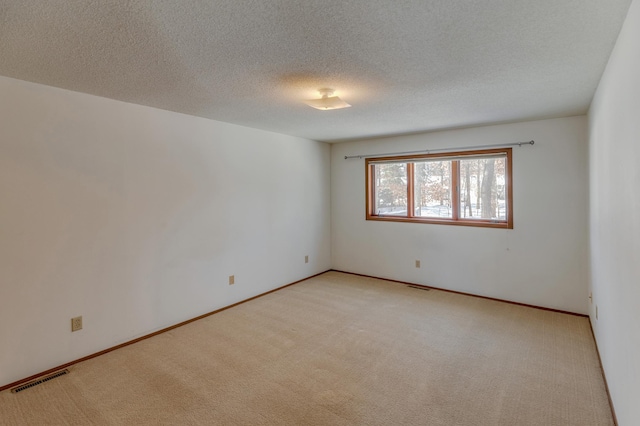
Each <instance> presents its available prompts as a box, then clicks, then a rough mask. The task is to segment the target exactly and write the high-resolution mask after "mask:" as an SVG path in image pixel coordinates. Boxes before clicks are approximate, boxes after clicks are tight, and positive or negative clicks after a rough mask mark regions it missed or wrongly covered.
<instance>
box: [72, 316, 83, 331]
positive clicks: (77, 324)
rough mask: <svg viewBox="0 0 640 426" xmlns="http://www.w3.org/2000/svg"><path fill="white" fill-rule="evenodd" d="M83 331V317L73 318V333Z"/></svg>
mask: <svg viewBox="0 0 640 426" xmlns="http://www.w3.org/2000/svg"><path fill="white" fill-rule="evenodd" d="M78 330H82V316H79V317H74V318H71V331H78Z"/></svg>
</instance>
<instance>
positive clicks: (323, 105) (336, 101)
mask: <svg viewBox="0 0 640 426" xmlns="http://www.w3.org/2000/svg"><path fill="white" fill-rule="evenodd" d="M318 92H319V93H320V95H322V97H321V98H320V99H307V100H306V101H304V103H306V104H307V105H309V106H310V107H313V108H316V109H321V110H328V109H340V108H348V107H350V106H351V105H349V104H348V103H346V102H345V101H343V100H342V99H340V98H339V97H337V96H331V95H333V89H320V90H318Z"/></svg>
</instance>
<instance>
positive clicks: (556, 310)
mask: <svg viewBox="0 0 640 426" xmlns="http://www.w3.org/2000/svg"><path fill="white" fill-rule="evenodd" d="M331 271H333V272H340V273H343V274H349V275H357V276H359V277H365V278H374V279H377V280H383V281H389V282H392V283H398V284H404V285H412V286H416V287H422V288H428V289H431V290H440V291H446V292H447V293H455V294H461V295H463V296H471V297H478V298H480V299H487V300H494V301H496V302H504V303H509V304H511V305H518V306H524V307H526V308H534V309H540V310H543V311H550V312H557V313H559V314H567V315H573V316H576V317H587V318H588V317H589V316H588V315H585V314H579V313H577V312H570V311H563V310H561V309H553V308H545V307H543V306H536V305H529V304H527V303H520V302H513V301H511V300H506V299H498V298H496V297H489V296H480V295H479V294H473V293H465V292H463V291H456V290H448V289H446V288H441V287H433V286H429V285H424V284H416V283H411V282H408V281H399V280H393V279H391V278H381V277H375V276H373V275H365V274H358V273H357V272H347V271H340V270H337V269H331Z"/></svg>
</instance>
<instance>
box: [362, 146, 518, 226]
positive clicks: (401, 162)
mask: <svg viewBox="0 0 640 426" xmlns="http://www.w3.org/2000/svg"><path fill="white" fill-rule="evenodd" d="M366 170H367V216H366V218H367V220H393V221H406V222H421V223H444V224H452V225H466V226H485V227H497V228H513V215H512V210H513V202H512V193H513V189H512V182H511V148H507V149H497V150H495V149H494V150H480V151H462V152H451V153H446V154H437V155H436V154H430V155H429V154H427V155H414V156H401V157H385V158H370V159H367V160H366Z"/></svg>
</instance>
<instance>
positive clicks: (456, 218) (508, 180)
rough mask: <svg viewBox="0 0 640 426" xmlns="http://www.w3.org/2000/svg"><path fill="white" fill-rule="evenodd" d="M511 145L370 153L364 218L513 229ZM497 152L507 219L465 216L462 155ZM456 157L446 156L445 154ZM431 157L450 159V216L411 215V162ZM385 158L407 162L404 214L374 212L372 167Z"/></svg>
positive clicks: (491, 154) (412, 188)
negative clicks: (462, 208)
mask: <svg viewBox="0 0 640 426" xmlns="http://www.w3.org/2000/svg"><path fill="white" fill-rule="evenodd" d="M512 151H513V149H512V148H496V149H482V150H471V151H452V152H446V153H436V154H419V155H400V156H389V157H370V158H366V159H365V185H366V197H365V198H366V201H365V202H366V205H365V209H366V220H374V221H385V222H409V223H431V224H440V225H458V226H476V227H482V228H502V229H513V161H512ZM496 154H505V198H506V200H505V206H506V220H496V219H480V218H478V219H475V218H474V219H468V218H464V217H462V218H461V217H460V170H459V169H460V167H459V165H460V160H464V158H463V157H467V156H468V157H469V159H473V158H482V156H483V155H487V156H495V155H496ZM451 157H456V158H455V159H451V160H447V159H448V158H451ZM424 159H431V160H438V159H441V160H442V161H451V205H452V217H451V218H434V217H423V216H413V212H414V211H415V208H414V207H415V206H414V204H415V192H414V176H415V174H414V163H415V162H419V161H420V160H424ZM384 162H396V163H398V162H406V163H405V165H406V168H407V216H395V215H393V216H392V215H387V216H385V215H377V214H374V211H375V205H374V203H375V185H374V181H375V178H374V167H375V165H376V164H378V163H384Z"/></svg>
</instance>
